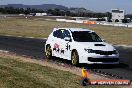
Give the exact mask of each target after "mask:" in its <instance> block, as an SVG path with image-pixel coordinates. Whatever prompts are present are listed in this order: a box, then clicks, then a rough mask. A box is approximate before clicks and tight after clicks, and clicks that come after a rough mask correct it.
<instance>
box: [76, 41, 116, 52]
mask: <svg viewBox="0 0 132 88" xmlns="http://www.w3.org/2000/svg"><path fill="white" fill-rule="evenodd" d="M76 46H81V47H82V48H86V49H93V50H102V51H113V50H114V47H113V46H112V45H111V44H108V43H106V42H77V45H76Z"/></svg>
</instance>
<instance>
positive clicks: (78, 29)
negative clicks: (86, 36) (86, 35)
mask: <svg viewBox="0 0 132 88" xmlns="http://www.w3.org/2000/svg"><path fill="white" fill-rule="evenodd" d="M59 29H66V30H70V31H72V32H74V31H89V32H94V31H92V30H90V29H84V28H55V30H59Z"/></svg>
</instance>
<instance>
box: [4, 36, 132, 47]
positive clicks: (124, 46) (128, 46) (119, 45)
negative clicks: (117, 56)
mask: <svg viewBox="0 0 132 88" xmlns="http://www.w3.org/2000/svg"><path fill="white" fill-rule="evenodd" d="M5 36H12V37H21V38H22V37H23V38H32V39H33V38H34V39H45V40H47V39H48V38H35V37H24V36H13V35H5ZM113 46H119V47H120V46H121V47H126V48H132V46H131V45H113Z"/></svg>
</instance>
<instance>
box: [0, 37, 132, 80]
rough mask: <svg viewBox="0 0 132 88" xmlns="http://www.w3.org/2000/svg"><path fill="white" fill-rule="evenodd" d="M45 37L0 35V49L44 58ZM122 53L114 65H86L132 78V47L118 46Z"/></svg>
mask: <svg viewBox="0 0 132 88" xmlns="http://www.w3.org/2000/svg"><path fill="white" fill-rule="evenodd" d="M45 42H46V40H45V39H31V38H21V37H11V36H0V50H7V51H10V52H15V53H16V54H18V55H26V56H29V57H32V58H35V59H44V58H45V53H44V48H45V47H44V45H45ZM116 48H117V50H118V51H119V53H120V62H121V63H120V64H119V65H118V66H113V65H92V66H91V65H84V66H86V67H88V69H92V70H95V71H99V72H101V73H104V74H105V73H108V74H107V75H115V77H117V78H118V77H122V78H124V79H130V80H132V58H131V57H132V48H124V47H116Z"/></svg>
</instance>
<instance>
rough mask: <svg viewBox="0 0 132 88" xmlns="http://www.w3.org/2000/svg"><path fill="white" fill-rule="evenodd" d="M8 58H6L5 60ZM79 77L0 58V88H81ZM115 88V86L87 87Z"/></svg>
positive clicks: (66, 72) (97, 87)
mask: <svg viewBox="0 0 132 88" xmlns="http://www.w3.org/2000/svg"><path fill="white" fill-rule="evenodd" d="M7 57H8V58H7ZM78 78H79V76H77V75H75V74H72V73H70V72H68V71H61V70H57V69H53V68H51V67H47V66H42V65H40V64H35V63H31V62H26V61H22V60H20V59H19V58H17V59H14V58H11V57H9V56H6V54H5V56H4V57H1V56H0V88H83V87H82V86H80V84H79V80H78ZM89 87H90V88H111V87H112V88H117V87H116V86H89Z"/></svg>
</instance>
